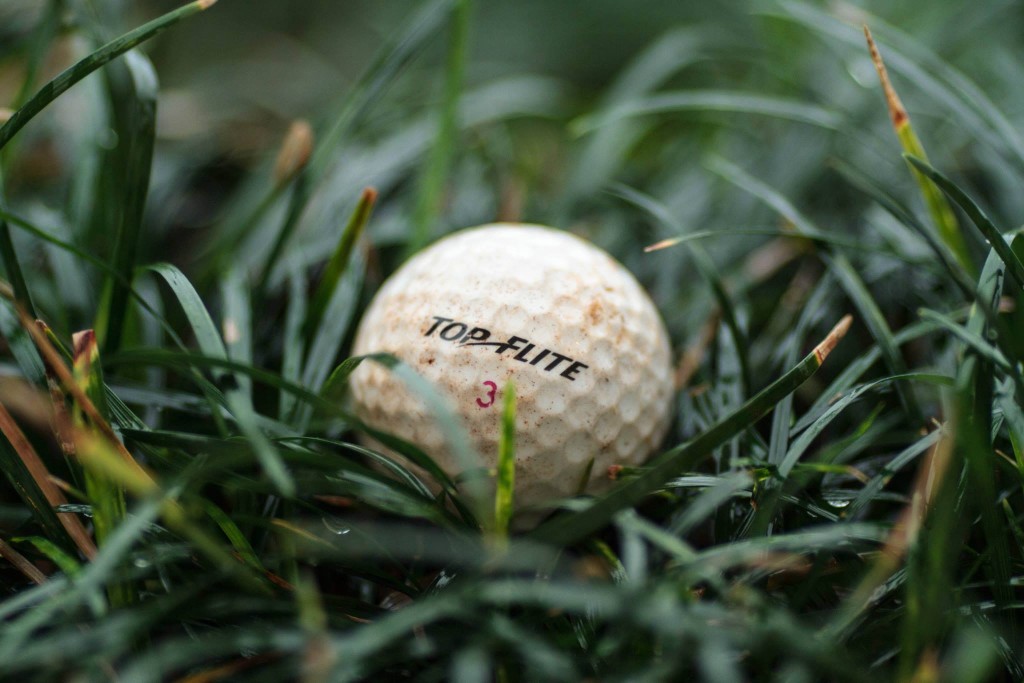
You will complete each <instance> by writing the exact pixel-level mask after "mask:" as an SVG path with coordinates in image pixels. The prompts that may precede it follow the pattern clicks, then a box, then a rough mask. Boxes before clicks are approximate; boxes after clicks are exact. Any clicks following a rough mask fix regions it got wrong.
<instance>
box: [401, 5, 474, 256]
mask: <svg viewBox="0 0 1024 683" xmlns="http://www.w3.org/2000/svg"><path fill="white" fill-rule="evenodd" d="M472 10H473V0H456V1H455V4H454V7H453V8H452V18H451V28H450V35H449V39H448V40H449V42H448V63H447V65H446V68H445V81H444V96H443V98H442V100H441V110H440V111H439V112H438V126H437V137H436V138H435V139H434V144H433V145H432V146H431V148H430V155H429V156H428V157H427V163H426V164H425V166H424V168H423V171H422V173H421V174H420V185H419V191H418V192H417V194H416V209H415V212H414V213H413V232H412V239H410V240H409V244H408V248H407V251H408V253H409V254H415V253H416V252H417V251H419V250H420V249H422V248H423V247H424V246H426V244H427V243H428V242H430V237H431V232H432V231H433V230H435V229H436V226H435V225H434V223H435V221H436V220H437V217H438V215H439V214H440V212H441V203H442V201H443V199H444V187H445V182H446V181H447V179H448V173H449V170H450V168H451V165H452V160H453V158H454V157H455V146H456V142H457V140H456V135H457V132H458V127H459V122H458V114H459V99H460V97H461V95H462V87H463V81H464V80H465V78H466V60H467V57H468V53H469V27H470V17H471V15H472Z"/></svg>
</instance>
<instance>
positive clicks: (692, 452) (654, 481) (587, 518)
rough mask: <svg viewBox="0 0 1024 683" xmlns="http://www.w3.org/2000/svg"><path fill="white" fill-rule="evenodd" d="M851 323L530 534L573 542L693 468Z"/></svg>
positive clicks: (778, 396) (817, 359)
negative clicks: (706, 423) (706, 425)
mask: <svg viewBox="0 0 1024 683" xmlns="http://www.w3.org/2000/svg"><path fill="white" fill-rule="evenodd" d="M852 322H853V320H852V318H850V316H846V317H845V318H843V319H842V320H841V321H840V322H839V324H837V325H836V326H835V328H833V329H832V331H831V332H830V333H829V334H828V336H827V337H826V338H825V340H824V341H822V342H821V343H820V344H819V345H818V346H817V347H816V348H815V349H814V351H812V352H811V353H810V354H808V355H807V356H806V357H805V358H804V359H803V360H802V361H800V363H798V364H797V365H796V367H794V368H793V369H791V370H790V371H789V372H787V373H786V374H784V375H783V376H782V377H780V378H779V379H777V380H775V381H774V382H773V383H772V384H770V385H769V386H768V387H766V388H765V389H763V390H761V391H760V392H759V393H758V394H756V395H755V396H753V397H752V398H751V399H750V400H748V401H747V402H746V403H744V404H743V405H742V406H740V407H739V408H738V409H737V410H736V411H734V412H733V413H731V414H730V415H728V416H727V417H725V418H724V419H723V420H721V421H720V422H718V423H717V424H716V425H714V426H713V427H711V428H710V429H708V430H707V431H705V432H704V433H703V434H701V435H700V436H697V437H695V438H694V439H692V440H691V441H688V442H687V443H685V444H682V445H681V446H677V447H676V448H673V449H672V450H670V451H668V452H666V453H664V454H662V455H661V456H659V457H658V458H656V459H655V460H654V461H653V462H652V463H651V465H650V467H648V468H647V469H646V470H645V471H644V473H643V474H641V475H639V476H637V477H636V478H635V479H632V480H630V481H628V482H625V483H623V484H621V485H619V486H618V487H617V488H615V489H613V490H612V491H611V492H610V493H608V494H607V495H604V496H601V497H600V498H598V499H597V500H596V501H595V502H594V503H593V504H592V505H590V506H589V507H587V508H586V509H584V510H581V511H579V512H573V513H570V514H568V515H564V516H561V517H556V518H555V519H553V520H551V521H549V522H546V523H544V524H541V526H539V527H538V528H537V529H535V530H534V531H533V532H532V533H531V534H530V537H531V538H534V539H536V540H539V541H543V542H546V543H554V544H560V545H568V544H570V543H574V542H576V541H578V540H580V539H582V538H584V537H586V536H587V535H588V534H590V533H592V532H594V531H597V530H598V529H600V528H601V527H603V526H604V525H605V524H607V523H608V522H609V521H610V520H611V519H612V518H613V517H614V516H615V514H616V513H618V512H619V511H621V510H624V509H626V508H628V507H632V506H633V505H635V504H636V503H638V502H639V501H640V500H641V499H643V498H644V497H645V496H646V495H647V494H648V493H650V492H651V491H654V490H656V489H657V488H659V487H660V486H662V485H664V483H665V482H666V481H667V480H669V479H671V478H672V477H675V476H678V475H679V474H680V473H682V472H685V471H687V470H690V469H692V468H693V466H694V465H695V464H696V463H697V462H699V461H700V460H701V459H703V458H705V457H707V455H708V454H709V453H710V452H711V451H712V450H713V449H714V448H717V447H718V446H721V445H722V444H724V443H725V442H727V441H728V440H729V439H731V438H732V437H734V436H736V435H737V434H739V433H740V432H742V431H743V430H744V429H746V428H747V427H749V426H750V425H751V424H752V423H753V422H754V421H756V420H757V419H759V418H761V417H762V416H764V415H765V414H766V413H768V412H769V411H770V410H771V409H772V408H774V407H775V405H776V404H777V403H778V402H779V401H781V400H782V399H783V398H785V397H786V396H788V395H789V394H790V393H791V392H793V391H795V390H796V388H797V387H799V386H800V385H801V384H803V383H804V382H805V381H806V380H807V379H809V378H810V377H811V375H813V374H814V373H815V372H816V371H817V370H818V368H820V367H821V364H822V363H823V362H824V361H825V358H827V357H828V354H829V353H830V352H831V351H832V349H833V348H835V346H836V344H838V343H839V340H840V339H842V337H843V335H845V334H846V331H847V330H848V329H849V327H850V324H851V323H852Z"/></svg>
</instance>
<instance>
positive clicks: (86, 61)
mask: <svg viewBox="0 0 1024 683" xmlns="http://www.w3.org/2000/svg"><path fill="white" fill-rule="evenodd" d="M216 1H217V0H195V1H194V2H190V3H189V4H187V5H185V6H183V7H179V8H178V9H176V10H173V11H171V12H168V13H167V14H165V15H163V16H162V17H159V18H157V19H154V20H153V21H151V22H149V23H147V24H143V25H142V26H140V27H138V28H136V29H134V30H132V31H129V32H128V33H125V34H124V35H122V36H120V37H119V38H115V39H114V40H112V41H110V42H109V43H107V44H106V45H104V46H102V47H101V48H99V49H98V50H96V51H95V52H93V53H92V54H90V55H88V56H86V57H84V58H82V59H81V60H79V61H78V62H77V63H75V64H73V65H72V66H70V67H68V68H67V69H65V70H64V71H63V72H61V73H60V74H59V75H57V76H56V77H55V78H54V79H53V80H51V81H50V82H49V83H47V84H46V85H44V86H43V87H42V88H41V89H40V90H39V92H37V93H36V94H35V95H33V96H32V98H31V99H29V100H28V101H27V102H26V103H25V104H24V106H22V107H21V108H20V109H18V110H17V111H16V112H14V115H13V116H12V117H11V118H10V119H8V120H7V122H6V123H4V124H3V125H2V126H0V149H3V148H4V146H6V145H7V143H8V142H9V141H10V140H11V138H12V137H14V135H15V134H16V133H17V132H18V131H19V130H21V129H22V128H23V127H24V126H25V124H27V123H28V122H29V121H31V120H32V119H33V118H34V117H35V115H36V114H38V113H39V112H41V111H42V110H43V109H45V108H46V106H47V105H49V104H50V103H51V102H53V101H54V100H55V99H57V98H58V97H60V96H61V95H62V94H63V93H64V92H65V91H67V89H68V88H70V87H71V86H73V85H74V84H75V83H77V82H78V81H80V80H82V79H83V78H85V77H86V76H88V75H89V74H91V73H92V72H93V71H95V70H96V69H99V68H100V67H101V66H103V65H104V64H106V63H108V62H110V61H111V60H113V59H116V58H118V57H120V56H121V55H123V54H124V53H126V52H128V51H129V50H131V49H132V48H134V47H136V46H137V45H140V44H142V43H144V42H145V41H147V40H149V39H150V38H152V37H153V36H155V35H156V34H158V33H160V32H161V31H164V30H166V29H168V28H170V27H171V26H173V25H174V24H176V23H178V22H179V21H181V20H182V19H185V18H187V17H190V16H192V15H193V14H196V13H197V12H201V11H203V10H205V9H207V8H209V7H210V6H212V5H213V4H214V3H215V2H216Z"/></svg>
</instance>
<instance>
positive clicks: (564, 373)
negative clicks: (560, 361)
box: [562, 360, 590, 382]
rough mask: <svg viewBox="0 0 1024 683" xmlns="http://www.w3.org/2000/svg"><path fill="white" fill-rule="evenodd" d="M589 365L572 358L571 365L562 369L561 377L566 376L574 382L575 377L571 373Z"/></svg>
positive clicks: (573, 373)
mask: <svg viewBox="0 0 1024 683" xmlns="http://www.w3.org/2000/svg"><path fill="white" fill-rule="evenodd" d="M589 367H590V366H589V365H584V364H583V363H581V362H579V361H578V360H574V361H573V362H572V365H570V366H569V367H567V368H566V369H565V370H562V377H564V378H566V379H567V380H569V381H570V382H575V381H576V378H575V377H573V375H575V374H576V373H578V372H579V371H580V370H582V369H583V368H589Z"/></svg>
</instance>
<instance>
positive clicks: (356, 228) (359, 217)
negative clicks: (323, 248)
mask: <svg viewBox="0 0 1024 683" xmlns="http://www.w3.org/2000/svg"><path fill="white" fill-rule="evenodd" d="M376 201H377V191H376V190H374V189H373V188H372V187H368V188H366V189H365V190H363V194H362V196H361V197H360V198H359V204H357V205H356V209H355V211H353V212H352V215H351V216H350V217H349V219H348V223H347V224H346V225H345V229H344V230H342V232H341V238H340V239H339V240H338V245H337V246H336V247H335V248H334V253H333V254H331V258H330V260H329V261H328V262H327V266H326V267H325V268H324V274H323V276H322V277H321V279H320V284H319V285H318V286H317V289H316V293H315V294H313V298H312V299H311V300H310V304H309V311H308V313H307V314H306V324H305V327H304V334H303V337H305V338H306V339H307V340H308V339H310V338H312V336H313V333H314V332H316V331H317V330H318V329H319V328H320V322H321V320H322V319H323V316H324V311H326V310H327V305H328V304H329V303H330V301H331V298H332V297H333V296H334V292H335V290H336V289H337V287H338V282H339V281H340V280H341V276H342V275H344V273H345V270H346V268H348V262H349V257H350V256H351V255H352V249H353V248H354V247H355V245H356V242H358V241H359V237H360V236H361V235H362V234H363V230H364V229H365V228H366V224H367V222H368V221H369V220H370V214H371V212H372V211H373V205H374V203H376ZM311 346H312V344H311Z"/></svg>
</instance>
